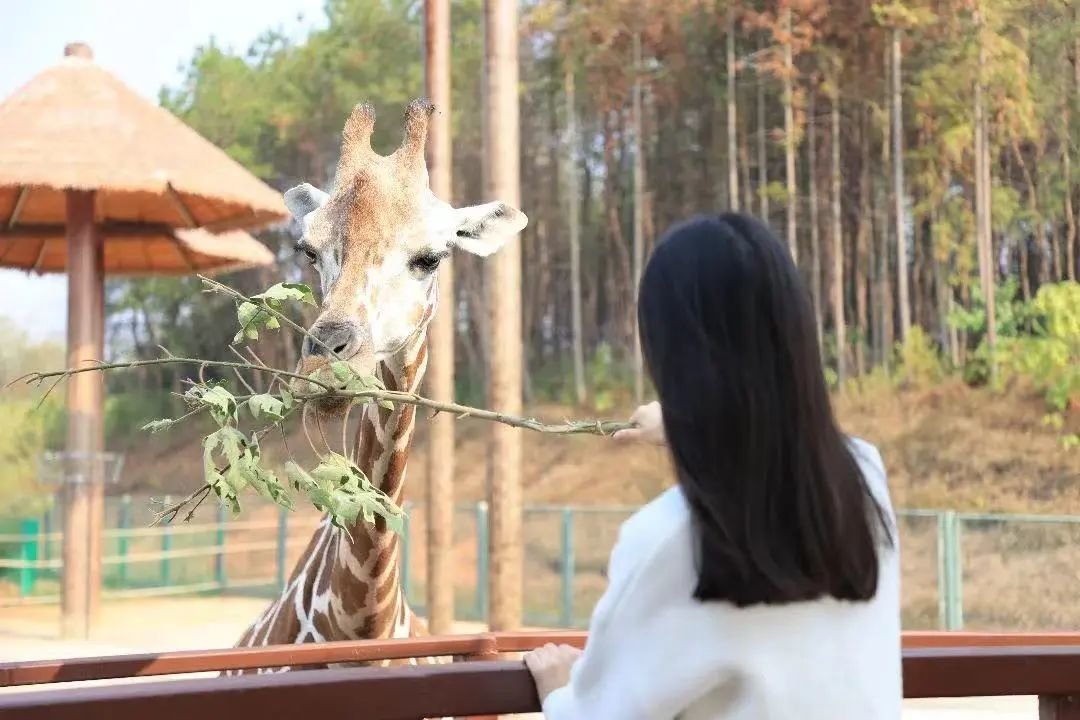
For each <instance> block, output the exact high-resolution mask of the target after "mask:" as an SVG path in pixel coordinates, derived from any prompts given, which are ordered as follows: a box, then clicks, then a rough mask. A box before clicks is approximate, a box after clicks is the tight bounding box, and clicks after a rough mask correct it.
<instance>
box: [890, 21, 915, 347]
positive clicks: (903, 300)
mask: <svg viewBox="0 0 1080 720" xmlns="http://www.w3.org/2000/svg"><path fill="white" fill-rule="evenodd" d="M900 63H901V56H900V29H899V28H893V31H892V97H893V101H892V141H893V202H894V203H896V210H895V215H896V217H895V218H894V219H895V221H896V231H895V232H896V295H897V298H896V301H897V303H899V305H900V341H901V342H903V341H904V340H905V339H907V336H908V332H909V331H910V330H911V301H910V299H909V297H908V265H907V239H906V237H905V235H904V106H903V96H904V95H903V86H902V84H901V83H902V82H903V80H902V78H901V72H900Z"/></svg>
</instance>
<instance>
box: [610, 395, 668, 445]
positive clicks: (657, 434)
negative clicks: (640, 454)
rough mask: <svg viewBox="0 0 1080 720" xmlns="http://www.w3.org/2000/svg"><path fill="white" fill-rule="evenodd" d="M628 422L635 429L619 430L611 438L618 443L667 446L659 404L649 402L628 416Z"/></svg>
mask: <svg viewBox="0 0 1080 720" xmlns="http://www.w3.org/2000/svg"><path fill="white" fill-rule="evenodd" d="M630 422H632V423H634V424H635V425H637V427H634V428H629V429H627V430H620V431H619V432H617V433H615V434H614V435H613V436H612V437H614V438H615V439H616V440H619V441H637V442H647V443H651V444H653V445H667V438H666V437H664V415H663V413H662V412H661V411H660V403H658V402H651V403H649V404H648V405H642V406H641V407H639V408H638V409H637V410H635V411H634V414H633V415H631V416H630Z"/></svg>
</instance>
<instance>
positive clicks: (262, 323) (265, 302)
mask: <svg viewBox="0 0 1080 720" xmlns="http://www.w3.org/2000/svg"><path fill="white" fill-rule="evenodd" d="M251 299H252V300H257V301H258V302H257V303H256V302H251V301H248V300H245V301H243V302H241V303H239V304H238V305H237V306H236V319H237V320H238V321H239V322H240V330H239V331H238V332H237V333H236V336H235V337H233V342H234V343H240V342H243V341H244V340H258V339H259V328H263V329H265V330H277V329H279V328H280V327H281V323H280V321H279V320H278V318H277V315H276V314H274V312H271V311H277V312H278V313H280V312H282V310H284V309H285V303H286V302H288V301H290V300H292V301H296V302H301V303H304V304H306V305H311V306H312V307H314V306H315V305H316V303H315V295H314V294H313V293H312V292H311V288H309V287H308V286H307V285H303V284H301V283H278V284H277V285H274V286H273V287H271V288H269V289H267V290H266V291H264V292H261V293H259V294H258V295H252V296H251Z"/></svg>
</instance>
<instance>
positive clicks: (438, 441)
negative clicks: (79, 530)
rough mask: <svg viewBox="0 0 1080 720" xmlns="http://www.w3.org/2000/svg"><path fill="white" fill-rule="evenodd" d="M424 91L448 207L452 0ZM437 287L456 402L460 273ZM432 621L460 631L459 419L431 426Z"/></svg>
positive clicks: (434, 342) (433, 355)
mask: <svg viewBox="0 0 1080 720" xmlns="http://www.w3.org/2000/svg"><path fill="white" fill-rule="evenodd" d="M424 85H425V86H426V91H427V96H428V98H430V99H431V102H432V104H434V105H435V107H436V108H437V109H438V112H437V113H436V114H435V115H434V116H433V117H432V119H431V130H430V132H429V133H428V143H427V149H428V159H427V164H428V175H429V177H430V178H431V180H430V183H431V191H432V192H433V193H434V194H435V195H436V196H437V197H439V198H440V199H442V200H445V201H446V202H451V201H452V200H453V192H452V190H451V182H452V173H451V170H452V168H453V161H452V157H451V153H452V148H453V142H452V140H451V137H450V115H451V108H450V0H425V2H424ZM438 273H439V274H438V277H437V282H438V284H439V289H438V292H439V301H440V305H442V307H441V308H439V312H436V313H435V316H434V317H432V319H431V322H430V324H429V326H428V349H429V354H428V355H429V360H428V370H427V378H426V380H427V387H428V390H427V391H428V393H429V395H430V396H431V397H432V398H433V399H437V400H441V401H444V402H450V401H453V399H454V268H453V264H452V262H451V260H450V258H446V259H445V260H443V261H442V263H440V266H439V270H438ZM426 470H427V488H426V493H425V494H426V496H427V497H426V501H427V525H428V528H427V579H426V580H427V621H428V626H429V628H430V629H431V632H432V633H433V634H435V635H442V634H445V633H449V632H451V630H452V629H453V625H454V575H453V549H454V482H453V480H454V418H452V417H450V416H448V415H445V414H442V415H436V416H434V417H432V418H431V419H430V420H429V421H428V449H427V468H426Z"/></svg>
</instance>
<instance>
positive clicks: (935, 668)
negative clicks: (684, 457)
mask: <svg viewBox="0 0 1080 720" xmlns="http://www.w3.org/2000/svg"><path fill="white" fill-rule="evenodd" d="M552 641H554V642H567V643H570V644H574V645H578V646H581V645H583V644H584V642H585V635H584V634H581V633H527V634H524V633H516V634H484V635H471V636H459V637H448V638H424V639H413V640H399V641H392V642H370V641H360V642H349V643H326V644H319V645H301V646H288V647H273V648H253V649H238V650H216V651H210V652H182V653H162V654H156V655H133V656H120V657H112V658H83V659H75V660H59V661H41V662H31V663H12V664H5V665H0V685H6V686H14V685H38V686H39V687H38V688H37V689H36V690H35V691H33V692H17V693H11V692H7V693H2V694H0V720H58V719H60V718H64V719H66V718H79V720H83V719H86V720H96V719H97V718H100V719H101V720H129V719H130V720H135V719H136V718H138V720H146V719H147V718H150V719H151V720H173V719H174V718H175V719H176V720H181V719H182V720H192V719H193V718H194V719H195V720H217V719H218V718H221V719H222V720H225V719H226V718H228V719H229V720H235V718H246V717H261V716H262V713H267V714H268V715H269V716H272V717H293V716H294V717H324V716H325V717H329V716H334V717H338V716H348V717H363V718H366V719H368V720H415V719H416V718H422V717H443V716H451V715H452V716H457V717H463V716H480V715H485V716H490V715H493V714H514V713H529V712H536V711H538V710H539V700H538V699H537V696H536V691H535V688H534V686H533V683H532V679H531V677H530V676H529V673H528V671H527V670H526V669H525V668H524V666H523V665H522V663H521V662H520V661H512V660H495V659H493V658H495V657H497V656H498V654H499V653H515V652H521V651H525V650H528V649H531V648H533V647H536V646H538V645H540V644H543V643H545V642H552ZM429 655H445V656H455V657H457V658H461V659H465V660H471V662H461V663H454V664H451V665H443V666H428V667H402V668H389V669H384V668H354V669H339V670H313V671H306V672H290V673H286V674H273V675H267V674H264V675H247V676H243V677H215V678H196V679H184V680H181V681H168V680H157V681H153V682H139V683H121V684H115V683H114V684H111V685H103V686H97V687H63V686H61V687H58V688H56V689H48V690H45V691H41V690H40V684H42V683H63V682H66V681H74V680H105V679H112V678H133V677H149V676H155V675H172V674H177V673H195V672H207V671H213V670H222V669H240V668H263V667H283V666H289V667H292V668H297V667H304V666H310V665H313V664H323V663H328V662H335V663H337V662H357V661H363V660H379V659H397V658H403V657H414V656H429ZM904 695H905V697H908V698H923V697H971V696H1003V695H1036V696H1039V718H1040V720H1080V703H1078V701H1077V697H1078V696H1080V634H976V633H908V634H905V637H904Z"/></svg>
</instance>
